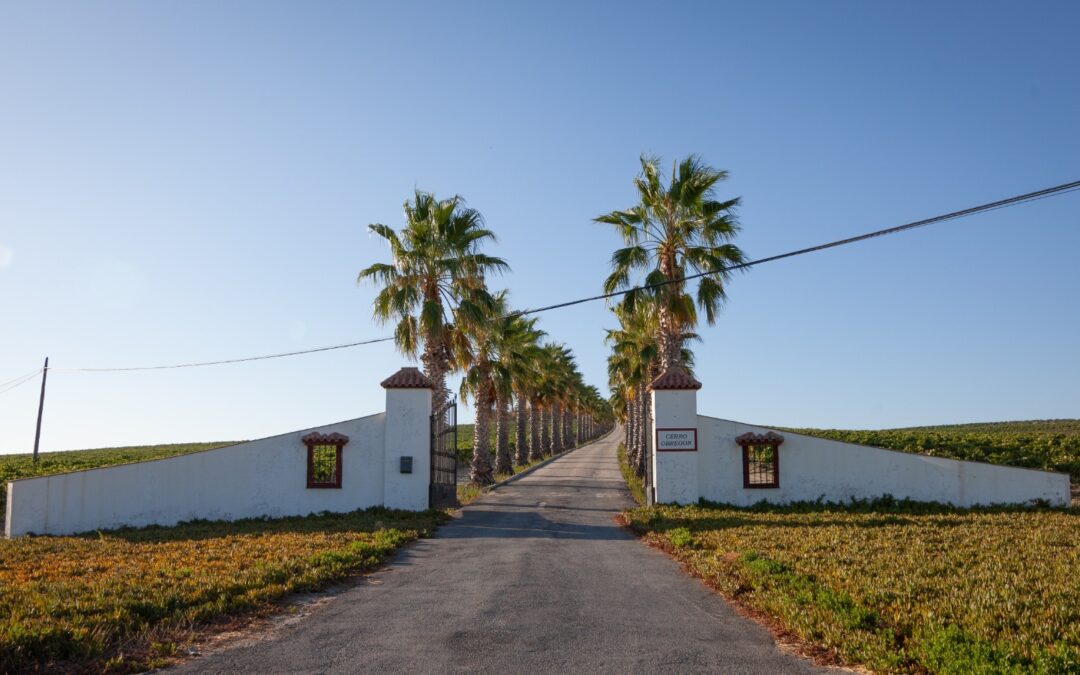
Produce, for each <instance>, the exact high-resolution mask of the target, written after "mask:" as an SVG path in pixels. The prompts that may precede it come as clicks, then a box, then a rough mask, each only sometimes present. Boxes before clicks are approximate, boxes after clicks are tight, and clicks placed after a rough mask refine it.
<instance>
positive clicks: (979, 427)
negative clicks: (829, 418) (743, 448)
mask: <svg viewBox="0 0 1080 675" xmlns="http://www.w3.org/2000/svg"><path fill="white" fill-rule="evenodd" d="M775 428H777V429H784V428H783V427H775ZM786 430H787V431H794V432H797V433H800V434H808V435H810V436H820V437H822V438H831V439H833V440H837V441H846V442H848V443H860V444H862V445H872V446H876V447H879V448H889V449H890V450H902V451H904V452H915V453H919V454H923V455H933V456H937V457H951V458H954V459H967V460H974V461H979V462H990V463H992V464H1007V465H1009V466H1022V467H1027V468H1030V469H1046V470H1049V471H1061V472H1063V473H1067V474H1069V475H1070V476H1072V481H1073V483H1080V420H1075V419H1065V420H1029V421H1023V422H988V423H981V424H950V425H945V426H934V427H908V428H904V429H883V430H880V431H856V430H847V429H786Z"/></svg>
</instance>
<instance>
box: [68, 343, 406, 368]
mask: <svg viewBox="0 0 1080 675" xmlns="http://www.w3.org/2000/svg"><path fill="white" fill-rule="evenodd" d="M393 339H394V338H393V337H381V338H375V339H372V340H361V341H360V342H347V343H345V344H340V345H330V346H329V347H316V348H314V349H303V350H300V351H296V352H281V353H279V354H264V355H262V356H247V357H244V358H239V359H222V360H221V361H201V362H198V363H175V364H170V365H167V366H134V367H130V368H50V369H49V370H55V371H60V372H69V373H115V372H125V371H133V370H171V369H173V368H197V367H199V366H219V365H223V364H226V363H244V362H246V361H262V360H264V359H279V358H282V357H284V356H299V355H301V354H314V353H315V352H328V351H331V350H334V349H346V348H348V347H359V346H360V345H370V344H375V343H376V342H386V341H388V340H393Z"/></svg>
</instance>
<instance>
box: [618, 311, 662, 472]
mask: <svg viewBox="0 0 1080 675" xmlns="http://www.w3.org/2000/svg"><path fill="white" fill-rule="evenodd" d="M615 315H616V316H617V317H618V319H619V328H617V329H615V330H609V331H608V334H607V338H606V340H607V342H608V344H609V345H611V350H612V352H611V356H610V357H609V358H608V379H609V383H610V384H611V386H612V389H615V390H616V391H618V392H619V393H620V394H621V395H622V397H623V398H624V399H625V401H626V409H627V425H626V454H627V459H628V461H629V462H630V465H631V466H632V467H634V470H635V472H637V474H638V475H639V476H642V475H644V473H645V462H646V457H645V441H646V439H647V437H648V429H647V428H646V426H647V420H648V407H647V406H648V391H647V386H648V383H649V381H651V380H652V378H653V376H654V372H655V371H656V370H657V369H658V364H659V350H658V349H657V345H656V340H655V338H654V336H655V335H656V330H657V312H656V306H655V304H654V303H652V302H637V303H636V304H634V305H633V306H630V307H628V306H625V305H624V306H620V307H616V308H615Z"/></svg>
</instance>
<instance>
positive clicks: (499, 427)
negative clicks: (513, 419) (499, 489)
mask: <svg viewBox="0 0 1080 675" xmlns="http://www.w3.org/2000/svg"><path fill="white" fill-rule="evenodd" d="M507 406H508V403H507V401H506V395H505V394H503V393H502V392H499V393H498V394H496V396H495V414H496V415H497V417H496V418H495V475H500V474H509V473H513V472H514V466H513V464H512V463H511V460H510V411H509V410H508V409H507Z"/></svg>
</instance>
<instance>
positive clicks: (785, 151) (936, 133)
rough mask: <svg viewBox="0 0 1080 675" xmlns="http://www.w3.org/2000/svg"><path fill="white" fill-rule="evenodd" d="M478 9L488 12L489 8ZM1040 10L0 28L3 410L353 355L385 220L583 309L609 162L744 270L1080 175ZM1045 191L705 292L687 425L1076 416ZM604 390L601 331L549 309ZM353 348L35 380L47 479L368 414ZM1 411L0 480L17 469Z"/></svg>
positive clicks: (595, 276)
mask: <svg viewBox="0 0 1080 675" xmlns="http://www.w3.org/2000/svg"><path fill="white" fill-rule="evenodd" d="M511 5H512V6H511ZM1078 29H1080V7H1078V6H1077V5H1076V4H1075V3H1068V2H1060V3H1050V2H1037V3H1034V4H1031V3H1028V4H1023V5H1020V4H1017V3H992V2H959V3H948V6H945V4H944V3H930V2H917V3H904V4H899V5H898V4H886V3H862V2H823V3H801V2H789V3H743V4H741V5H737V4H734V3H731V4H720V3H702V4H693V3H682V4H677V3H624V2H604V3H571V2H551V3H533V4H531V5H525V4H524V3H495V2H489V3H429V4H421V3H411V2H408V3H406V2H402V3H370V4H360V3H333V2H323V3H270V2H262V1H259V2H233V3H210V2H158V3H134V2H133V3H121V2H113V3H107V4H93V5H91V4H87V3H51V2H45V3H5V4H3V5H2V6H0V92H2V96H3V105H0V303H2V304H0V335H2V338H0V381H4V380H8V379H11V378H13V377H15V376H17V375H19V374H21V373H23V372H26V371H29V370H32V369H33V368H35V367H37V366H38V365H40V362H41V360H42V358H43V357H44V356H46V355H48V356H50V357H52V362H53V365H54V366H56V367H57V368H64V367H85V366H90V367H97V366H128V365H147V364H158V363H174V362H182V361H192V360H202V359H217V358H229V357H237V356H247V355H253V354H262V353H270V352H278V351H290V350H295V349H305V348H309V347H317V346H321V345H326V344H334V343H340V342H348V341H353V340H360V339H364V338H369V337H378V336H382V335H385V334H387V331H388V329H387V328H383V327H379V326H377V325H374V324H373V323H372V321H371V300H372V297H373V293H374V291H373V289H371V288H357V287H356V286H355V283H354V282H355V276H356V273H357V271H358V270H360V269H361V268H362V267H364V266H366V265H368V264H370V263H371V262H373V261H376V260H385V259H387V257H388V253H387V250H386V249H385V247H384V246H383V245H382V244H380V242H379V241H378V240H376V239H373V238H371V237H370V236H369V235H368V234H367V233H366V229H365V226H366V225H367V224H368V223H372V222H383V223H387V224H390V225H392V226H395V227H399V226H401V225H402V223H403V217H402V215H401V204H402V202H403V201H404V200H405V199H406V198H407V197H408V196H409V195H410V194H411V192H412V190H413V189H414V187H419V188H422V189H425V190H432V191H434V192H436V193H437V194H439V195H449V194H452V193H459V194H461V195H463V196H464V197H465V198H466V199H467V200H468V202H469V204H470V205H472V206H474V207H476V208H477V209H479V210H480V211H481V212H482V213H483V214H484V216H485V217H486V219H487V222H488V224H489V226H490V227H491V228H493V229H494V230H495V231H496V232H497V233H498V234H499V237H500V241H499V243H498V245H497V246H496V247H493V249H492V252H493V253H497V254H499V255H501V256H503V257H505V258H506V259H507V260H508V261H509V262H510V264H511V266H512V267H513V272H512V273H511V274H508V275H506V276H505V277H503V278H501V279H496V280H493V283H494V284H501V285H503V286H505V287H507V288H509V289H510V290H511V293H512V300H513V302H514V303H515V304H517V305H518V306H535V305H541V304H546V303H549V302H554V301H560V300H564V299H569V298H574V297H577V296H581V295H586V294H592V293H595V292H597V291H598V289H599V287H600V285H601V282H602V280H603V278H604V277H605V276H606V274H607V273H608V269H609V267H608V260H609V257H610V254H611V251H612V250H613V249H614V248H616V247H617V245H618V243H619V242H618V239H617V237H616V235H615V233H614V232H613V231H610V230H608V229H605V228H604V227H602V226H600V225H596V224H594V223H592V222H591V218H592V217H594V216H596V215H598V214H600V213H603V212H606V211H610V210H612V209H615V208H621V207H625V206H629V205H630V204H632V203H633V200H634V194H633V188H632V185H631V180H632V178H633V176H634V174H635V172H636V169H637V158H638V155H639V154H640V153H642V152H648V153H655V154H659V155H662V156H663V157H665V158H667V159H668V160H669V161H670V160H671V159H673V158H676V157H682V156H684V155H686V154H687V153H691V152H695V153H699V154H700V155H701V156H702V157H703V158H704V159H705V160H706V161H707V162H709V163H711V164H713V165H715V166H718V167H722V168H724V169H727V170H728V171H730V172H731V179H730V180H729V181H728V182H727V183H726V184H724V185H723V187H722V194H723V195H725V196H734V195H739V196H741V197H742V199H743V206H742V208H741V209H740V213H739V215H740V218H741V221H742V224H743V232H742V234H741V235H740V238H739V244H740V245H741V246H742V247H743V249H744V250H745V251H746V252H747V254H748V255H750V256H752V257H762V256H766V255H770V254H774V253H778V252H782V251H786V250H789V249H793V248H798V247H802V246H807V245H811V244H816V243H819V242H823V241H827V240H831V239H835V238H839V237H843V236H848V235H851V234H856V233H859V232H862V231H866V230H869V229H877V228H880V227H887V226H890V225H895V224H899V223H903V222H906V221H910V220H914V219H918V218H922V217H926V216H931V215H935V214H938V213H942V212H945V211H951V210H954V209H958V208H963V207H966V206H970V205H974V204H978V203H982V202H985V201H991V200H994V199H997V198H1001V197H1006V196H1010V195H1013V194H1018V193H1021V192H1027V191H1031V190H1035V189H1038V188H1041V187H1045V186H1049V185H1054V184H1058V183H1063V182H1066V181H1071V180H1076V179H1077V178H1080V160H1078V158H1080V134H1078V132H1077V129H1076V120H1077V119H1080V81H1078V76H1077V74H1076V68H1075V66H1076V64H1077V63H1080V41H1077V40H1076V39H1075V36H1076V34H1077V32H1078ZM1078 220H1080V193H1073V194H1069V195H1065V196H1063V197H1059V198H1055V199H1047V200H1043V201H1040V202H1037V203H1035V204H1031V205H1027V206H1022V207H1018V208H1014V209H1007V210H1002V211H997V212H994V213H991V214H988V215H982V216H978V217H974V218H970V219H966V220H961V221H957V222H952V223H948V224H945V225H939V226H934V227H932V228H929V229H925V230H919V231H916V232H912V233H907V234H903V235H899V236H895V237H890V238H886V239H881V240H875V241H871V242H868V243H863V244H859V245H856V246H851V247H846V248H842V249H838V250H833V251H829V252H825V253H820V254H815V255H812V256H806V257H802V258H798V259H793V260H788V261H784V262H778V263H774V264H770V265H765V266H762V267H760V268H757V269H754V270H752V271H750V272H748V273H746V274H743V275H740V276H739V277H738V278H737V279H736V280H735V281H734V282H733V283H732V284H731V286H730V288H729V293H730V302H729V304H728V306H727V307H726V309H725V311H724V313H723V315H722V316H721V318H720V321H719V322H718V323H717V325H716V326H714V327H711V328H703V329H702V331H701V332H702V335H703V337H704V342H703V343H702V344H701V345H699V346H698V347H697V353H698V364H699V366H698V371H699V376H700V378H701V379H702V381H703V382H704V385H705V386H704V388H703V389H702V391H701V394H700V397H699V406H698V407H699V411H700V412H701V413H703V414H708V415H713V416H717V417H726V418H732V419H738V420H743V421H747V422H756V423H765V424H778V425H793V426H826V427H864V428H879V427H887V426H903V425H915V424H932V423H949V422H966V421H983V420H1001V419H1027V418H1052V417H1077V416H1080V389H1078V388H1077V387H1076V382H1077V381H1078V380H1080V358H1078V356H1077V338H1076V336H1077V334H1078V333H1080V316H1078V314H1080V312H1078V310H1077V308H1078V307H1080V305H1078V303H1077V300H1076V298H1077V293H1078V291H1080V269H1078V266H1077V264H1076V252H1077V250H1078V249H1080V227H1078ZM542 325H543V327H544V328H545V329H546V330H547V331H548V332H549V333H550V334H551V335H552V336H553V337H554V338H556V339H558V340H560V341H564V342H566V343H568V344H569V345H570V346H571V347H572V348H573V349H574V351H575V352H576V354H577V355H578V359H579V363H580V366H581V370H582V371H583V372H584V374H585V375H586V378H587V379H588V380H589V381H591V382H593V383H595V384H597V385H599V386H601V387H603V388H605V389H606V373H605V348H604V345H603V334H604V333H603V330H604V328H605V327H611V326H613V325H614V322H613V320H612V318H611V317H610V315H609V313H608V312H607V310H606V309H605V308H604V307H603V306H602V304H600V303H595V304H590V305H585V306H579V307H576V308H573V309H567V310H560V311H557V312H552V313H549V314H546V315H544V316H543V318H542ZM404 362H405V360H404V358H403V357H401V356H400V355H398V354H397V353H396V352H395V351H394V349H393V348H392V347H391V346H389V345H386V344H382V345H375V346H370V347H359V348H355V349H350V350H343V351H337V352H328V353H323V354H316V355H310V356H301V357H295V358H290V359H280V360H275V361H267V362H261V363H257V364H247V365H236V366H222V367H213V368H201V369H189V370H182V371H155V372H145V373H116V374H90V373H67V372H61V371H59V370H57V371H56V372H54V373H52V375H51V376H50V384H49V396H48V402H47V408H46V415H45V425H44V432H43V448H44V449H46V450H57V449H71V448H84V447H99V446H108V445H124V444H136V443H151V442H174V441H198V440H226V439H242V438H254V437H259V436H263V435H268V434H273V433H278V432H282V431H287V430H290V429H296V428H301V427H307V426H314V425H318V424H323V423H327V422H331V421H336V420H339V419H347V418H350V417H356V416H360V415H364V414H370V413H374V412H378V411H380V410H381V409H382V407H383V404H382V400H383V392H382V390H381V389H380V388H379V387H378V382H379V380H381V379H382V378H383V377H385V376H387V375H389V374H390V373H392V372H393V371H395V370H396V369H397V368H398V367H399V366H400V365H402V364H403V363H404ZM36 389H37V388H36V386H35V385H33V384H28V385H27V386H24V387H21V388H19V389H16V390H14V391H12V392H8V393H6V394H3V395H0V452H25V451H28V450H29V449H30V447H31V444H32V441H33V426H34V414H35V410H36V398H37V390H36Z"/></svg>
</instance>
